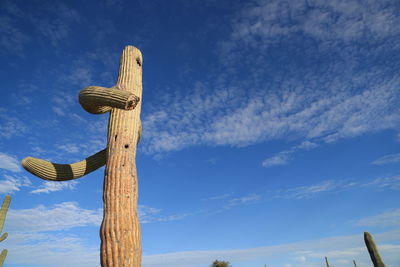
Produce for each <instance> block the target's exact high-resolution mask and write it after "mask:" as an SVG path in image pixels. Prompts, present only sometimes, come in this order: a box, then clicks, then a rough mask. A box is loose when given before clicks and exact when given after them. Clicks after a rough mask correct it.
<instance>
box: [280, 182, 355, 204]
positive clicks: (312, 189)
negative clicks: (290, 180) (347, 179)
mask: <svg viewBox="0 0 400 267" xmlns="http://www.w3.org/2000/svg"><path fill="white" fill-rule="evenodd" d="M348 185H352V184H351V183H350V184H344V183H340V182H337V181H336V182H335V181H332V180H328V181H322V182H320V183H318V184H314V185H308V186H299V187H293V188H289V189H286V190H278V191H277V192H275V193H273V195H274V197H275V198H285V199H309V198H312V197H315V196H316V195H318V194H321V193H328V192H336V191H338V190H342V189H343V188H344V187H347V186H348Z"/></svg>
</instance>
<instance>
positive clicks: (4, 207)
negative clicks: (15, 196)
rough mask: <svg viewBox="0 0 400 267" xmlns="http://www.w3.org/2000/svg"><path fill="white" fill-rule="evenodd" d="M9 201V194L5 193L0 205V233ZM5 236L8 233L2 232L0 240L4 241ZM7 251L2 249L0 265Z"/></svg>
mask: <svg viewBox="0 0 400 267" xmlns="http://www.w3.org/2000/svg"><path fill="white" fill-rule="evenodd" d="M10 202H11V196H8V195H7V196H6V197H5V199H4V201H3V205H2V206H1V210H0V233H1V232H2V231H3V226H4V222H5V220H6V216H7V211H8V207H9V206H10ZM7 236H8V233H4V234H2V235H1V237H0V242H1V241H4V240H5V239H6V238H7ZM7 253H8V250H7V249H3V251H2V252H1V254H0V267H1V266H3V263H4V260H5V259H6V257H7Z"/></svg>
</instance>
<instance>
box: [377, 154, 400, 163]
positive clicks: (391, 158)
mask: <svg viewBox="0 0 400 267" xmlns="http://www.w3.org/2000/svg"><path fill="white" fill-rule="evenodd" d="M399 162H400V153H397V154H390V155H386V156H383V157H381V158H379V159H377V160H375V161H373V162H372V164H374V165H386V164H391V163H399Z"/></svg>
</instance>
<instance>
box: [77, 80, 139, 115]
mask: <svg viewBox="0 0 400 267" xmlns="http://www.w3.org/2000/svg"><path fill="white" fill-rule="evenodd" d="M121 89H122V88H120V87H113V88H105V87H100V86H89V87H86V88H84V89H83V90H82V91H81V92H80V93H79V103H80V104H81V106H82V107H83V108H84V109H85V110H86V111H87V112H89V113H92V114H101V113H105V112H108V111H110V110H111V109H112V108H119V109H124V110H132V109H134V108H135V107H136V105H137V103H138V102H139V100H140V99H139V97H137V96H135V95H134V94H133V93H131V92H129V91H125V90H121Z"/></svg>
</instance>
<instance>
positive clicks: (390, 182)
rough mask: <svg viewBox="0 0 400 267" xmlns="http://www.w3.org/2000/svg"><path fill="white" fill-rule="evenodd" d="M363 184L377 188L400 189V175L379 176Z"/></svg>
mask: <svg viewBox="0 0 400 267" xmlns="http://www.w3.org/2000/svg"><path fill="white" fill-rule="evenodd" d="M363 186H367V187H372V188H377V189H391V190H399V189H400V176H389V177H379V178H376V179H374V180H372V181H370V182H366V183H365V184H364V185H363Z"/></svg>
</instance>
